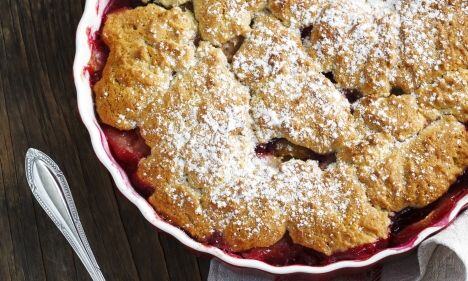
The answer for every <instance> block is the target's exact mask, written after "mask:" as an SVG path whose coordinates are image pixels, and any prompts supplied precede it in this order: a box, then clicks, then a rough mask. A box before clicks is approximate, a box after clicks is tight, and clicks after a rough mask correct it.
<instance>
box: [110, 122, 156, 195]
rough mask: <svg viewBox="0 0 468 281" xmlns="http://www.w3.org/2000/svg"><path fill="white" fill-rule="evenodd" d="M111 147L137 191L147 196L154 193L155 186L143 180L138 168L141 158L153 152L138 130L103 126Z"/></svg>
mask: <svg viewBox="0 0 468 281" xmlns="http://www.w3.org/2000/svg"><path fill="white" fill-rule="evenodd" d="M102 130H103V131H104V134H105V135H106V138H107V142H108V143H109V148H110V150H111V152H112V155H113V156H114V158H115V160H117V162H118V163H119V164H120V165H121V166H122V168H124V170H125V171H126V172H127V174H128V175H129V177H130V181H131V182H132V184H133V186H134V187H135V188H136V189H137V191H138V192H139V193H140V194H141V195H142V196H143V197H145V198H147V197H148V196H150V195H151V194H152V193H153V190H154V188H153V187H151V186H150V185H148V184H146V183H145V182H144V181H143V180H141V179H140V178H139V177H138V176H137V174H136V170H137V168H138V163H139V162H140V160H141V159H143V158H145V157H146V156H148V155H149V154H150V152H151V150H150V148H149V147H148V146H147V145H146V143H145V140H144V139H143V138H142V137H141V136H140V134H139V133H138V130H132V131H119V130H117V129H115V128H112V127H109V126H105V125H103V126H102Z"/></svg>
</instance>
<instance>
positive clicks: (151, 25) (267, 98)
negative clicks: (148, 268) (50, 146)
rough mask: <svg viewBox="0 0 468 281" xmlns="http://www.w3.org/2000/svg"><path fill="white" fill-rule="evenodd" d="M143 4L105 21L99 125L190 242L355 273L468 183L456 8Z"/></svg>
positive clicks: (466, 24) (466, 55)
mask: <svg viewBox="0 0 468 281" xmlns="http://www.w3.org/2000/svg"><path fill="white" fill-rule="evenodd" d="M155 2H156V3H145V4H142V3H140V4H138V5H135V3H133V2H132V1H130V3H128V5H124V8H120V9H110V10H109V11H112V12H110V13H108V15H107V17H106V20H105V23H104V25H103V29H102V31H101V35H100V36H101V39H102V40H103V42H104V44H105V46H102V48H101V56H102V52H104V53H105V49H106V48H108V57H107V59H105V60H103V61H102V62H101V65H104V61H105V66H104V67H103V70H102V73H101V72H100V69H101V66H99V63H96V61H99V59H95V61H94V62H95V64H96V65H95V70H96V71H98V78H97V79H96V80H98V81H97V83H95V85H94V92H95V103H96V110H97V112H98V114H99V117H100V119H101V121H102V122H103V123H104V124H106V125H105V126H104V129H105V132H106V135H107V137H108V140H109V144H110V147H111V149H112V151H113V153H114V155H115V157H116V158H117V160H119V162H120V163H121V164H122V165H123V166H124V168H125V169H126V170H127V172H128V173H129V175H130V177H131V179H132V181H133V183H134V184H135V186H136V187H137V188H138V189H139V190H140V191H141V192H142V194H143V195H144V196H146V197H147V198H148V201H149V202H150V203H151V204H152V206H153V207H154V208H155V209H156V211H157V212H158V213H159V214H160V215H161V216H162V217H164V218H165V219H166V220H167V221H169V222H171V223H172V224H174V225H176V226H178V227H180V228H182V229H184V230H185V231H186V232H187V233H189V234H190V235H191V236H192V237H194V238H195V239H197V240H199V241H201V242H205V243H210V244H213V245H216V246H218V247H220V248H222V249H224V250H226V251H229V252H231V253H233V254H239V255H242V256H244V257H250V258H257V259H261V260H265V261H268V262H270V263H273V264H287V263H293V262H296V263H297V262H301V263H309V264H316V263H326V262H331V261H333V260H334V257H335V259H340V257H341V258H353V253H354V255H357V253H358V252H359V251H365V249H367V247H369V245H376V243H377V244H378V243H385V241H387V242H388V241H389V239H390V238H391V235H392V233H393V232H392V231H393V230H395V229H396V226H398V224H397V222H399V221H400V220H401V218H402V217H403V218H404V216H405V215H404V214H405V213H406V212H407V210H413V213H414V212H417V211H414V210H420V214H422V215H420V216H419V217H418V216H416V217H418V219H423V218H424V216H426V215H427V214H428V211H427V210H428V208H430V207H431V206H433V205H434V204H438V203H437V202H438V201H437V200H438V199H439V198H440V197H442V196H443V195H444V194H446V193H447V191H448V190H449V188H450V187H451V186H452V185H453V184H454V183H456V182H457V179H458V180H461V179H463V174H464V172H465V169H466V167H467V165H468V134H467V130H466V122H467V118H468V68H467V65H468V49H467V48H468V47H467V46H468V34H467V33H468V14H467V12H466V11H467V9H468V6H467V2H466V1H463V0H453V1H448V0H447V1H439V0H388V1H385V0H372V1H371V0H369V1H365V0H340V1H331V0H330V1H329V0H268V1H267V0H253V1H247V0H219V1H218V0H217V1H214V0H193V1H187V0H175V1H170V0H167V1H166V0H160V1H155ZM111 7H112V4H111ZM119 7H120V6H119ZM103 50H104V51H103ZM94 57H96V56H94ZM462 188H463V189H464V188H465V187H462ZM446 196H447V195H446ZM434 202H435V203H434ZM427 206H429V207H427ZM275 253H276V254H275ZM312 253H313V254H312ZM279 257H281V258H279ZM317 257H318V258H317ZM317 259H319V261H317Z"/></svg>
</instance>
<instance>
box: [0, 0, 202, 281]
mask: <svg viewBox="0 0 468 281" xmlns="http://www.w3.org/2000/svg"><path fill="white" fill-rule="evenodd" d="M84 2H85V1H84V0H0V280H2V281H7V280H15V281H16V280H35V281H36V280H89V277H88V274H87V273H86V271H85V269H84V267H83V266H82V265H81V262H80V261H79V259H78V258H77V257H76V256H75V254H74V253H73V251H72V249H71V248H70V247H69V246H68V244H67V242H66V241H65V239H64V238H63V237H62V235H61V234H60V233H59V231H58V230H57V228H56V227H55V226H54V225H53V224H52V222H51V221H50V219H49V218H48V217H47V216H46V215H45V213H44V212H43V210H42V209H41V207H40V206H39V205H38V204H37V203H36V202H35V200H34V198H33V196H32V194H31V192H30V191H29V188H28V186H27V183H26V179H25V176H24V156H25V153H26V150H27V149H28V148H29V147H34V148H38V149H40V150H42V151H44V152H46V153H47V154H49V155H50V156H51V157H52V158H53V159H55V160H56V162H57V163H58V164H59V165H60V167H61V168H62V170H63V171H64V173H65V175H66V177H67V179H68V181H69V184H70V187H71V189H72V193H73V196H74V198H75V202H76V205H77V208H78V212H79V214H80V217H81V220H82V223H83V226H84V229H85V231H86V234H87V236H88V239H89V242H90V244H91V246H92V248H93V250H94V253H95V254H96V258H97V260H98V263H99V264H100V266H101V268H102V271H103V272H104V275H105V276H106V277H107V279H108V280H206V276H207V274H208V269H209V260H207V259H201V258H197V257H196V256H194V255H193V254H191V253H190V252H189V251H187V250H186V249H185V248H184V247H183V246H181V245H180V244H179V243H178V242H177V241H175V240H174V239H173V238H172V237H169V236H167V235H163V234H159V235H158V233H157V232H156V231H155V229H154V228H153V227H152V226H151V225H150V223H149V222H147V221H146V220H145V219H144V218H143V216H141V215H140V213H139V211H138V210H137V208H136V207H134V206H133V205H132V204H130V203H129V202H128V201H127V200H126V199H125V198H124V197H123V196H122V195H121V194H119V192H118V191H117V190H116V189H115V187H114V184H113V181H112V179H111V177H110V175H109V174H108V173H107V171H106V170H105V168H104V167H103V166H102V165H101V164H100V163H99V162H98V160H97V158H96V156H95V155H94V152H93V150H92V148H91V143H90V139H89V136H88V132H87V131H86V129H85V127H84V125H83V124H82V123H81V120H80V117H79V115H78V110H77V104H76V96H75V87H74V84H73V77H72V63H73V57H74V52H75V38H74V37H75V29H76V27H77V24H78V21H79V19H80V17H81V14H82V11H83V7H84Z"/></svg>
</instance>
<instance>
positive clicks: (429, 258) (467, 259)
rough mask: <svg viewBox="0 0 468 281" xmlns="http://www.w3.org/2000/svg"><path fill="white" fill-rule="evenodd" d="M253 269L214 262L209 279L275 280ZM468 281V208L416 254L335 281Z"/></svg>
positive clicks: (214, 260) (215, 280)
mask: <svg viewBox="0 0 468 281" xmlns="http://www.w3.org/2000/svg"><path fill="white" fill-rule="evenodd" d="M272 280H274V278H273V277H271V276H269V275H267V274H265V273H262V272H259V271H257V272H255V271H252V270H244V269H239V268H234V267H230V266H227V265H225V264H223V263H221V262H219V261H218V260H216V259H213V260H212V261H211V267H210V274H209V275H208V281H272ZM355 280H362V281H394V280H398V281H445V280H448V281H468V211H465V212H464V213H463V214H461V215H460V216H459V217H458V218H457V219H456V220H455V222H453V223H452V224H451V225H450V226H448V227H447V228H446V229H444V230H442V231H441V232H439V233H438V234H436V235H434V236H432V237H430V238H429V239H427V240H425V241H424V242H423V243H421V245H420V246H419V248H418V250H417V251H415V252H414V253H413V254H411V255H409V256H407V257H403V258H401V259H399V260H395V261H393V262H390V263H386V264H383V265H382V266H381V267H379V268H377V269H375V270H373V271H370V272H366V273H362V274H359V275H353V276H342V277H337V278H335V280H334V281H355Z"/></svg>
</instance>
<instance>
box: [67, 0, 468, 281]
mask: <svg viewBox="0 0 468 281" xmlns="http://www.w3.org/2000/svg"><path fill="white" fill-rule="evenodd" d="M131 3H132V1H130V0H88V1H87V2H86V6H85V11H84V14H83V17H82V19H81V21H80V24H79V26H78V30H77V35H76V56H75V62H74V79H75V84H76V89H77V96H78V107H79V112H80V115H81V118H82V120H83V122H84V124H85V126H86V127H87V129H88V131H89V134H90V137H91V141H92V144H93V147H94V150H95V152H96V155H97V156H98V158H99V160H100V161H101V162H102V163H103V164H104V166H105V167H106V168H107V169H108V170H109V172H110V173H111V175H112V176H113V178H114V181H115V183H116V186H117V188H118V189H119V190H120V192H121V193H122V194H123V195H124V196H125V197H127V198H128V199H129V200H130V201H131V202H132V203H133V204H135V205H136V206H137V207H138V208H139V210H140V211H141V213H142V215H143V216H144V217H145V218H146V219H147V220H148V221H149V222H150V223H151V224H153V225H154V226H155V227H156V228H157V229H158V230H160V231H162V232H165V233H168V234H170V235H172V236H174V237H175V238H176V239H178V240H179V241H180V242H182V243H183V244H184V245H186V246H187V247H189V248H191V249H193V250H194V251H196V252H199V253H204V254H207V255H210V256H214V257H217V258H219V259H221V260H222V261H224V262H226V263H228V264H231V265H234V266H239V267H245V268H252V269H259V270H262V271H264V272H268V273H271V274H278V275H290V274H300V275H305V276H308V277H312V278H315V277H326V276H330V275H334V274H336V273H338V272H341V271H344V270H362V269H364V268H368V267H371V266H373V265H376V264H377V263H379V262H381V261H382V260H384V259H387V258H389V257H394V256H398V255H401V254H404V253H407V252H409V251H411V250H413V249H415V248H416V247H417V246H418V245H419V244H420V243H421V242H422V241H423V240H424V239H426V238H427V237H429V236H430V235H433V234H434V233H436V232H438V231H440V230H441V229H443V228H445V227H446V226H447V225H449V224H450V223H451V222H452V221H453V220H454V219H455V218H456V216H457V215H458V214H459V213H460V212H461V211H462V210H463V209H464V207H466V206H467V205H468V178H467V175H466V174H465V175H464V176H462V177H461V178H459V180H458V182H457V183H456V184H454V185H453V186H452V187H451V188H450V190H449V192H448V193H447V194H446V195H444V196H443V197H441V198H440V199H439V200H437V201H436V202H434V203H432V204H430V205H429V206H427V207H425V208H423V209H417V210H413V209H405V210H403V211H401V212H400V213H398V214H396V215H395V216H394V217H393V222H392V225H391V234H390V236H389V238H388V239H386V240H382V241H378V242H377V243H374V244H370V245H365V246H361V247H358V248H355V249H352V250H349V251H346V252H344V253H339V254H335V255H332V256H330V257H327V256H324V255H322V254H320V253H317V252H315V251H312V250H310V249H307V248H304V247H302V246H300V245H295V244H293V243H292V242H291V241H290V239H288V238H284V239H282V240H281V241H279V242H278V243H276V244H275V245H273V246H272V247H270V248H265V249H253V250H250V251H248V252H244V253H240V254H239V253H236V254H234V253H230V252H228V251H224V250H222V245H221V243H220V241H217V238H216V236H214V237H213V238H212V241H210V245H208V244H203V243H200V242H197V241H195V240H194V239H192V238H191V237H190V236H189V235H187V234H186V233H185V232H184V231H182V230H181V229H179V228H177V227H175V226H173V225H171V224H170V223H168V222H166V221H165V220H164V219H162V218H161V217H160V216H158V214H157V213H156V211H155V210H154V209H153V207H152V206H151V205H150V204H149V203H148V202H147V200H146V198H145V196H146V195H147V193H148V192H147V190H145V187H144V186H143V185H140V184H139V183H138V182H137V181H135V180H132V172H133V171H134V163H138V161H139V160H140V159H141V158H142V157H144V156H145V154H146V153H147V151H145V150H146V149H147V148H146V147H145V145H144V143H143V142H142V141H141V139H140V138H139V137H138V135H137V134H136V133H135V132H126V133H124V132H120V131H117V130H116V129H113V128H110V127H108V126H105V125H102V124H101V123H100V122H99V121H98V118H97V116H96V113H95V107H94V102H93V93H92V85H93V84H94V83H95V82H96V81H97V79H99V75H100V74H99V68H96V65H103V62H105V59H106V48H105V46H104V45H103V44H102V42H101V41H100V38H99V31H100V29H101V24H102V22H103V19H105V15H106V13H108V12H109V11H110V10H112V9H117V8H121V7H125V6H129V5H131Z"/></svg>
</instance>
